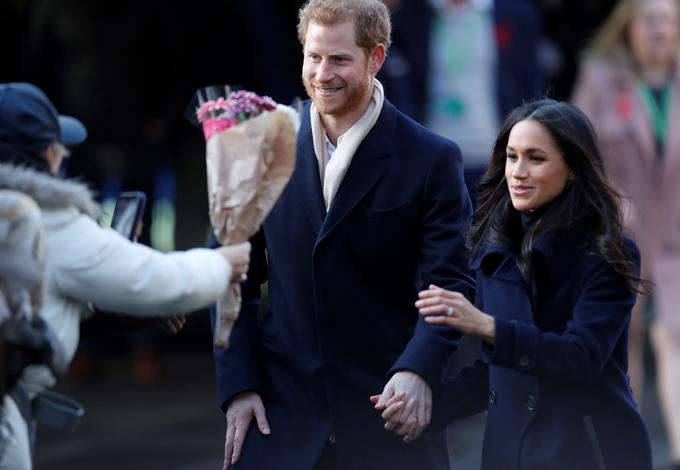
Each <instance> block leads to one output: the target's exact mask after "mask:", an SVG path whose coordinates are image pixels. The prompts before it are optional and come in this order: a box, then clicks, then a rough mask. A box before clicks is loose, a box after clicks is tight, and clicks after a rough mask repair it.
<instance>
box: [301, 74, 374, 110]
mask: <svg viewBox="0 0 680 470" xmlns="http://www.w3.org/2000/svg"><path fill="white" fill-rule="evenodd" d="M337 81H339V82H340V83H339V84H338V83H335V82H337ZM303 83H304V85H305V90H306V91H307V95H308V96H309V97H310V98H311V99H312V101H313V102H314V104H315V105H316V108H317V109H318V110H319V113H321V114H326V115H329V116H334V117H336V118H339V117H342V116H345V115H347V114H349V113H351V112H352V111H354V110H355V109H356V108H357V107H358V106H359V105H360V104H361V103H362V101H364V100H365V98H366V95H367V94H368V93H369V90H370V85H371V76H370V74H369V73H368V70H366V71H365V73H364V75H363V77H362V79H361V81H359V82H358V83H356V84H354V85H352V86H348V85H347V83H346V82H345V81H344V80H342V79H339V78H338V79H337V80H335V81H332V82H329V83H327V84H319V83H314V82H312V81H308V80H305V79H304V78H303ZM319 85H321V86H319ZM333 85H340V86H342V87H343V88H342V91H341V99H342V101H339V100H338V99H337V98H336V99H334V100H333V102H329V101H327V100H325V99H324V98H323V97H320V96H317V90H316V87H317V86H319V88H335V87H334V86H333Z"/></svg>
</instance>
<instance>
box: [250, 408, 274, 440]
mask: <svg viewBox="0 0 680 470" xmlns="http://www.w3.org/2000/svg"><path fill="white" fill-rule="evenodd" d="M253 408H254V409H253V411H254V412H255V421H257V427H258V428H259V429H260V432H261V433H262V434H264V435H266V436H268V435H269V434H271V430H270V429H269V422H268V421H267V416H266V415H265V413H264V406H262V404H261V403H260V404H259V405H256V406H254V407H253Z"/></svg>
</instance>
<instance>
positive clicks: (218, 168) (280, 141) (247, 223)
mask: <svg viewBox="0 0 680 470" xmlns="http://www.w3.org/2000/svg"><path fill="white" fill-rule="evenodd" d="M197 104H198V107H197V109H196V118H197V120H198V122H199V123H201V124H202V126H203V133H204V135H205V140H206V165H207V176H208V199H209V212H210V221H211V222H212V225H213V230H214V231H215V235H216V237H217V240H218V241H219V242H220V243H221V244H223V245H229V244H235V243H241V242H244V241H247V240H248V239H249V238H250V237H251V236H253V235H254V234H255V233H257V231H258V230H259V229H260V226H261V225H262V222H263V221H264V219H265V217H266V216H267V214H268V213H269V211H270V210H271V209H272V207H274V204H275V203H276V200H277V199H278V198H279V196H280V195H281V192H282V191H283V189H284V187H285V186H286V184H287V183H288V180H289V179H290V176H291V175H292V174H293V168H294V166H295V150H296V145H297V128H298V127H299V117H298V113H297V112H296V111H295V110H294V109H292V108H290V107H288V106H282V105H277V104H276V103H275V102H274V101H273V100H272V99H271V98H269V97H261V96H258V95H256V94H255V93H252V92H248V91H235V92H231V91H230V89H229V87H223V88H222V89H221V90H220V91H218V92H217V93H215V88H214V87H210V88H206V89H202V90H199V91H198V92H197ZM240 308H241V286H240V284H239V283H238V282H233V281H232V283H231V284H230V285H229V288H228V289H227V290H226V291H225V293H224V294H223V296H222V298H221V299H220V300H219V301H218V303H217V318H216V323H215V335H214V336H215V338H214V343H215V345H217V346H221V347H226V346H227V345H228V343H229V335H230V333H231V329H232V327H233V325H234V322H235V321H236V318H237V317H238V312H239V310H240Z"/></svg>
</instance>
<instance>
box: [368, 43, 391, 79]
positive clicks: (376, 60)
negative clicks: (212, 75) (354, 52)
mask: <svg viewBox="0 0 680 470" xmlns="http://www.w3.org/2000/svg"><path fill="white" fill-rule="evenodd" d="M386 57H387V49H386V48H385V45H384V44H378V45H377V46H375V47H374V48H373V50H372V51H371V53H370V54H369V55H368V67H369V71H370V72H371V73H372V74H373V75H377V74H378V72H379V71H380V68H381V67H382V65H383V64H384V63H385V58H386Z"/></svg>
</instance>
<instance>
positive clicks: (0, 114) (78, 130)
mask: <svg viewBox="0 0 680 470" xmlns="http://www.w3.org/2000/svg"><path fill="white" fill-rule="evenodd" d="M86 138H87V129H86V128H85V126H84V125H83V123H82V122H80V121H79V120H77V119H76V118H73V117H70V116H62V115H60V114H58V113H57V110H56V109H55V107H54V105H53V104H52V102H51V101H50V100H49V98H48V97H47V96H46V95H45V93H43V92H42V91H41V90H40V89H39V88H38V87H36V86H35V85H31V84H30V83H2V84H0V141H2V142H5V143H6V144H9V145H11V146H15V147H18V148H23V149H27V150H31V151H33V152H41V151H43V150H44V149H45V148H47V147H48V146H49V145H51V144H52V143H54V142H55V141H59V142H61V143H62V144H64V145H76V144H80V143H82V142H83V141H85V139H86Z"/></svg>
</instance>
